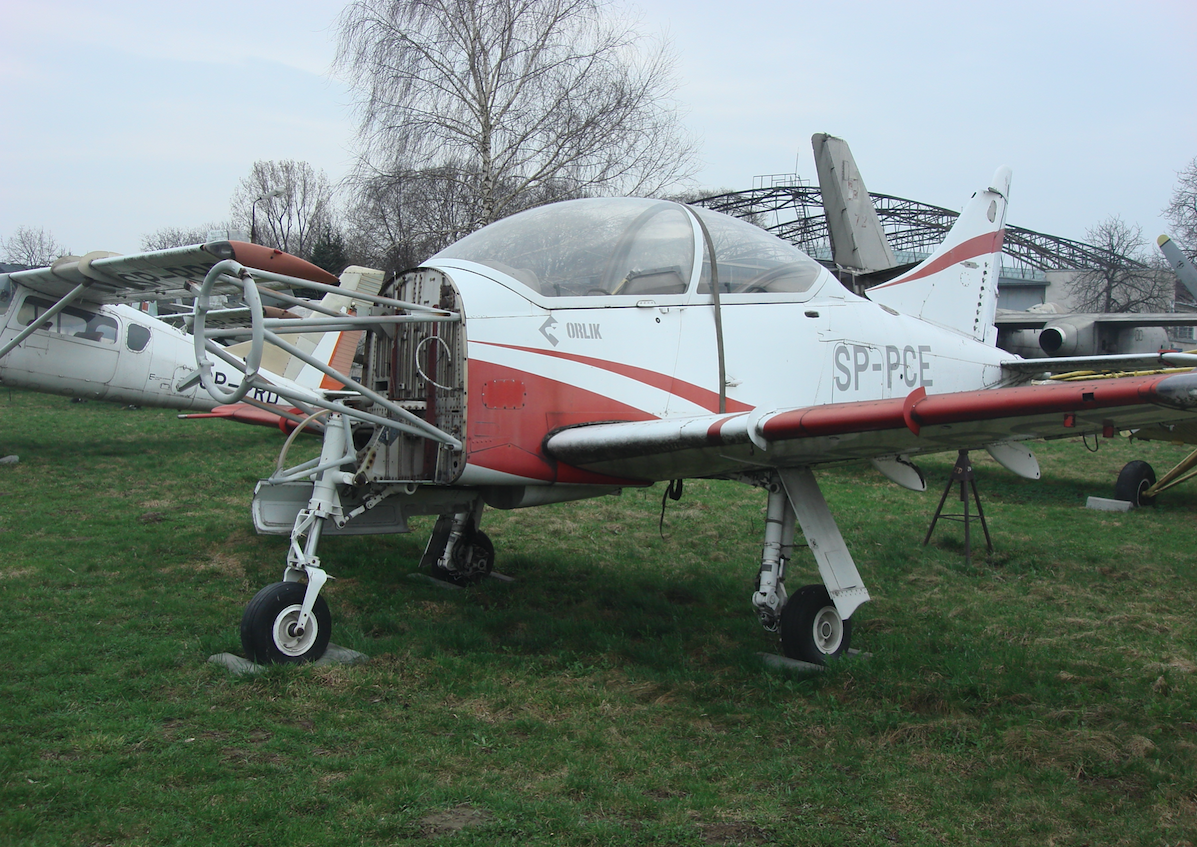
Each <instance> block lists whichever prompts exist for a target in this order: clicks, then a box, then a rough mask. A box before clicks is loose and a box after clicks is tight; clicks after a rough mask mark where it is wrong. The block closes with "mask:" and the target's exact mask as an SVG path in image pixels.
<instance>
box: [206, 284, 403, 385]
mask: <svg viewBox="0 0 1197 847" xmlns="http://www.w3.org/2000/svg"><path fill="white" fill-rule="evenodd" d="M382 282H383V273H382V271H375V270H371V269H369V268H363V267H359V266H357V265H351V266H350V267H348V268H346V269H345V270H344V271H343V272H342V273H341V285H340V291H341V293H337V294H325V295H324V297H322V298H321V300H320V305H321V306H323V307H324V308H326V309H332V310H333V311H334V312H342V313H351V312H354V311H356V309H357V308H358V302H357V301H356V300H355V299H354V297H353V294H354V293H355V292H361V293H363V294H371V295H376V294H378V291H379V289H381V288H382ZM292 311H294V308H292ZM279 335H280V337H282V338H283V339H284V340H285V341H287V342H289V343H291V344H293V345H295V346H296V347H298V348H299V349H300V350H302V351H303V352H304V353H307V354H308V355H309V356H311V357H312V358H314V359H316V360H317V361H319V362H323V363H325V364H327V365H329V366H331V367H332V368H334V369H335V370H337V371H340V372H341V373H343V374H349V370H350V368H351V367H352V366H353V357H354V355H355V354H356V353H357V347H358V342H359V341H360V340H361V337H362V333H361V332H360V331H353V332H305V333H296V334H285V333H281V332H280V333H279ZM241 347H244V348H245V350H246V352H248V342H244V343H243V344H239V345H233V346H230V347H229V352H231V353H233V354H234V355H245V353H243V352H241V351H240V349H239V348H241ZM262 367H263V368H265V369H266V370H268V371H270V372H271V373H276V374H278V375H279V376H284V377H286V378H287V379H290V380H292V381H293V382H296V383H298V384H300V385H302V386H304V387H305V388H313V389H337V388H340V387H341V383H339V382H337V381H336V380H334V379H333V378H332V377H330V376H328V375H327V374H325V373H324V372H323V371H321V370H319V369H318V368H314V367H312V366H311V365H309V364H308V363H307V362H304V361H303V360H301V359H297V358H295V357H294V356H292V355H290V354H289V353H286V352H285V351H283V350H280V349H279V348H278V347H274V346H273V345H270V344H267V345H266V348H265V349H264V350H263V351H262Z"/></svg>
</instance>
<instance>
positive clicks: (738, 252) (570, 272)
mask: <svg viewBox="0 0 1197 847" xmlns="http://www.w3.org/2000/svg"><path fill="white" fill-rule="evenodd" d="M695 215H697V218H698V220H701V222H702V225H701V226H700V225H699V224H698V223H697V221H696V218H695ZM704 230H705V232H704ZM708 235H709V242H708V238H707V236H708ZM708 243H709V244H713V245H714V249H715V262H714V263H713V264H714V267H715V273H716V275H717V277H718V281H719V290H720V292H725V293H728V294H737V293H748V294H758V293H780V292H801V291H806V290H807V289H809V288H810V287H811V286H812V285H813V284H814V282H815V280H816V279H817V278H818V277H819V274H820V273H821V272H822V270H823V268H822V266H821V265H819V263H818V262H816V261H815V260H814V259H811V258H810V257H809V256H807V255H806V254H805V253H803V252H802V251H801V250H799V249H798V248H797V247H795V246H793V245H792V244H789V243H787V242H785V241H782V240H781V239H780V238H777V237H776V236H774V235H771V234H770V233H768V232H766V231H765V230H763V229H761V228H760V227H758V226H755V225H753V224H751V223H748V222H747V221H742V220H739V219H737V218H732V217H729V216H727V215H722V214H719V213H718V212H712V211H710V210H708V209H699V208H695V207H687V206H682V205H681V204H679V203H673V202H670V201H665V200H645V199H638V198H626V197H625V198H603V199H587V200H569V201H566V202H564V203H553V204H551V205H548V206H540V207H537V208H535V209H529V210H527V211H525V212H520V213H519V214H517V215H512V216H511V217H509V218H504V219H503V220H501V221H497V222H495V223H493V224H491V225H490V226H487V227H484V228H483V229H480V230H479V231H478V232H475V233H473V234H472V235H469V236H467V237H466V238H464V239H462V240H461V241H458V242H457V243H456V244H454V245H452V246H450V247H448V248H446V249H445V250H442V251H441V252H440V253H438V254H436V256H434V257H433V259H434V260H435V259H465V260H467V261H471V262H477V263H479V264H483V265H486V266H488V267H491V268H494V269H495V270H497V271H500V272H501V273H503V274H505V275H506V276H508V277H511V278H512V279H514V280H516V281H518V282H520V283H522V284H523V285H525V286H527V287H528V288H530V289H532V290H533V291H536V292H537V293H539V294H541V295H544V296H546V297H567V296H607V295H636V296H645V295H667V294H684V293H685V292H686V291H688V290H690V288H691V286H697V289H698V291H699V292H700V293H704V292H705V293H709V292H710V290H711V276H712V262H711V256H710V250H709V248H708ZM696 244H697V245H700V246H701V250H702V262H701V265H700V266H699V267H698V268H697V269H696V268H695V261H694V256H695V245H696ZM696 277H697V278H696Z"/></svg>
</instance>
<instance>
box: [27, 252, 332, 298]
mask: <svg viewBox="0 0 1197 847" xmlns="http://www.w3.org/2000/svg"><path fill="white" fill-rule="evenodd" d="M224 259H233V260H235V261H237V262H239V263H240V264H242V265H244V266H246V267H247V268H251V269H254V270H262V271H270V272H272V273H277V274H283V275H285V276H294V277H299V278H301V279H307V280H311V281H313V282H321V283H324V284H325V285H336V284H337V283H338V280H337V278H336V277H335V276H334V275H333V274H330V273H329V272H327V271H325V270H323V269H321V268H318V267H316V266H315V265H313V264H311V263H310V262H306V261H304V260H303V259H300V258H299V257H297V256H292V255H290V254H289V253H284V252H282V251H281V250H275V249H274V248H271V247H264V246H262V245H261V244H246V243H244V242H241V241H213V242H209V243H208V244H196V245H193V246H190V247H175V248H172V249H170V250H155V251H152V252H149V253H134V254H132V255H128V256H122V255H120V254H117V253H104V252H99V251H98V252H95V253H88V254H87V255H86V256H64V257H62V258H61V259H59V260H58V261H57V262H55V263H54V264H53V265H51V266H50V267H48V268H36V269H34V270H29V271H17V272H15V273H11V274H8V278H9V279H10V280H11V281H12V282H14V283H18V284H20V285H23V286H25V287H26V288H29V289H30V290H32V291H36V292H37V293H38V294H42V295H44V296H47V297H52V298H54V299H55V300H58V299H61V298H63V297H66V296H67V295H69V294H71V293H72V292H74V291H75V289H76V288H77V287H78V286H80V285H82V286H84V287H83V289H82V291H81V292H80V293H79V294H78V295H77V297H78V299H80V300H84V301H88V302H91V303H124V302H138V301H141V300H162V299H174V298H176V297H194V296H195V291H194V289H193V288H192V285H191V284H192V283H194V284H195V285H196V286H198V284H199V283H200V282H202V281H203V279H204V276H205V275H206V274H207V273H208V271H209V270H210V269H211V268H212V266H213V265H215V264H216V263H217V262H220V261H222V260H224ZM214 293H218V294H227V293H237V294H240V293H241V291H240V288H235V289H229V290H219V288H218V289H217V290H215V292H214Z"/></svg>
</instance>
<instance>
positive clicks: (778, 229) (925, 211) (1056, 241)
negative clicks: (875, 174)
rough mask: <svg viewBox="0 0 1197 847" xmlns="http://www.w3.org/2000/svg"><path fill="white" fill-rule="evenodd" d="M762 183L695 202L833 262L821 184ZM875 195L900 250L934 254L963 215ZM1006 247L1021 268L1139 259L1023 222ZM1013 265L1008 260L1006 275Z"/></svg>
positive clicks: (1011, 229) (778, 179)
mask: <svg viewBox="0 0 1197 847" xmlns="http://www.w3.org/2000/svg"><path fill="white" fill-rule="evenodd" d="M756 182H758V183H769V184H767V185H762V186H761V187H757V188H753V189H751V190H749V191H736V192H732V193H730V194H718V195H715V196H712V197H704V198H702V199H701V200H696V201H694V202H695V205H698V206H704V207H706V208H708V209H714V210H715V211H717V212H724V213H726V214H729V215H735V216H736V217H739V218H745V219H748V220H751V221H752V222H753V223H756V224H758V225H760V226H763V227H764V228H765V229H767V230H769V231H770V232H772V233H773V234H774V235H777V236H778V237H780V238H784V239H785V240H786V241H789V242H790V243H792V244H794V245H796V246H798V247H799V248H801V249H802V250H803V251H805V252H806V253H808V254H810V255H811V256H813V257H815V258H817V259H820V260H823V261H829V260H830V257H831V255H832V251H831V239H830V234H829V231H828V227H827V216H826V214H825V213H824V211H823V197H822V194H821V192H820V191H819V187H818V186H817V185H808V184H805V183H803V182H801V181H799V180H798V179H797V178H796V177H793V176H789V177H788V178H787V177H786V176H785V175H783V176H773V177H758V178H757V179H756ZM870 196H871V197H872V198H873V205H874V207H875V208H876V209H877V217H878V218H879V219H880V220H881V226H882V228H883V229H884V230H885V235H886V238H887V239H888V240H889V244H890V247H891V248H892V249H893V251H894V252H895V253H899V254H902V253H904V254H908V255H909V254H916V255H927V254H929V253H931V252H932V250H934V249H935V247H936V246H937V245H938V244H939V243H940V242H941V241H943V239H944V236H945V235H947V232H948V230H949V229H951V228H952V224H953V223H955V222H956V218H957V217H959V212H953V211H952V210H951V209H944V208H942V207H940V206H932V205H930V204H928V203H920V202H918V201H917V200H906V199H904V198H902V197H891V196H890V195H888V194H873V193H872V192H870ZM1002 252H1003V253H1004V254H1005V256H1006V257H1008V258H1009V259H1010V260H1011V262H1012V263H1013V265H1014V267H1015V268H1018V269H1020V270H1022V271H1024V272H1028V273H1034V272H1035V271H1038V272H1040V273H1046V272H1047V271H1059V270H1083V269H1087V268H1095V267H1105V266H1110V265H1123V266H1125V265H1128V264H1129V265H1132V266H1134V265H1138V264H1139V263H1138V262H1136V261H1134V260H1132V259H1129V258H1127V257H1125V256H1118V255H1116V254H1114V253H1112V252H1110V251H1109V250H1104V249H1102V248H1100V247H1095V246H1093V245H1092V244H1085V243H1083V242H1080V241H1072V240H1070V239H1067V238H1060V237H1058V236H1055V235H1046V234H1044V233H1042V232H1034V231H1033V230H1029V229H1022V228H1021V227H1017V226H1007V227H1006V238H1005V242H1004V243H1003V246H1002ZM1011 270H1012V268H1011V266H1010V264H1009V263H1007V264H1006V266H1005V271H1004V272H1003V275H1006V274H1009V273H1010V271H1011ZM1015 273H1017V271H1015Z"/></svg>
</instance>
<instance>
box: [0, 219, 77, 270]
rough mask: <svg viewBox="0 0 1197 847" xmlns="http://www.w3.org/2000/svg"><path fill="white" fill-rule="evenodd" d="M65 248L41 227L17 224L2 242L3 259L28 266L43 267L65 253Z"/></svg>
mask: <svg viewBox="0 0 1197 847" xmlns="http://www.w3.org/2000/svg"><path fill="white" fill-rule="evenodd" d="M66 252H67V251H66V248H64V247H63V246H62V245H61V244H59V243H58V242H57V241H55V240H54V235H53V234H52V233H51V232H50V231H49V230H46V229H44V228H42V227H40V226H39V227H38V228H37V229H34V228H33V227H31V226H19V227H17V231H16V232H15V233H14V234H13V235H12V237H10V238H8V239H7V240H5V242H4V261H6V262H11V263H12V264H14V265H25V267H28V268H44V267H47V266H49V265H52V264H54V260H55V259H57V258H59V257H60V256H64V255H66Z"/></svg>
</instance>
